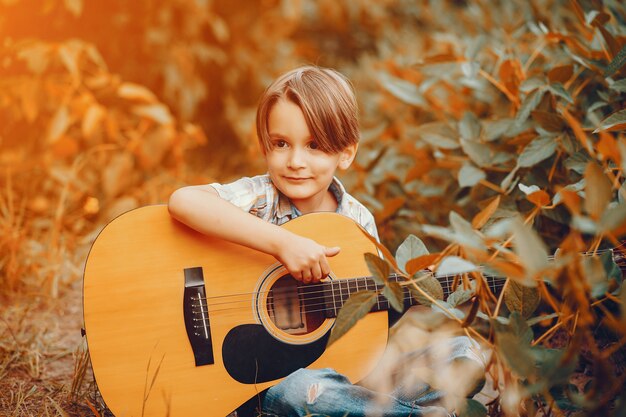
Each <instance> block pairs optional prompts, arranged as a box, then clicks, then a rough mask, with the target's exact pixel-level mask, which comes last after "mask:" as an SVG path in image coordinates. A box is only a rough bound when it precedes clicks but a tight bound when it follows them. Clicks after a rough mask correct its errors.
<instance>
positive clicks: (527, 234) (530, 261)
mask: <svg viewBox="0 0 626 417" xmlns="http://www.w3.org/2000/svg"><path fill="white" fill-rule="evenodd" d="M511 229H512V230H513V241H514V243H515V253H517V255H518V256H519V257H520V259H521V260H522V263H523V265H524V267H525V268H526V271H527V272H528V275H529V280H528V282H527V284H528V285H536V283H535V282H534V281H533V280H530V278H532V277H533V276H534V275H535V274H536V273H538V272H539V271H541V270H543V269H544V268H546V267H547V266H548V265H549V263H548V249H547V248H546V245H545V243H544V242H543V240H541V238H540V237H539V235H538V234H537V232H536V231H535V230H533V228H532V227H531V226H529V225H527V224H525V223H523V222H522V221H521V220H520V219H519V218H515V219H514V220H513V221H512V222H511Z"/></svg>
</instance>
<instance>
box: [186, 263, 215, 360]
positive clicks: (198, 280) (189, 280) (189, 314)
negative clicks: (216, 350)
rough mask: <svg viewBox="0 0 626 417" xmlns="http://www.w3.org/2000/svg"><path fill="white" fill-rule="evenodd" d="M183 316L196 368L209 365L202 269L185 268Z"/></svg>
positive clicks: (211, 357) (209, 351)
mask: <svg viewBox="0 0 626 417" xmlns="http://www.w3.org/2000/svg"><path fill="white" fill-rule="evenodd" d="M183 297H184V299H183V316H184V318H185V329H186V330H187V337H188V338H189V343H191V349H192V350H193V356H194V358H195V361H196V366H202V365H211V364H213V363H215V361H214V359H213V343H212V340H211V323H210V321H209V309H208V303H207V299H206V290H205V287H204V274H203V273H202V267H194V268H185V293H184V296H183Z"/></svg>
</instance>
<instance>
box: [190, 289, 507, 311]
mask: <svg viewBox="0 0 626 417" xmlns="http://www.w3.org/2000/svg"><path fill="white" fill-rule="evenodd" d="M503 286H504V285H502V286H500V287H499V288H492V289H493V290H495V291H498V290H499V289H501V288H502V287H503ZM350 295H352V293H349V294H347V297H340V298H339V303H340V307H341V306H343V304H344V303H345V302H346V300H347V299H348V298H349V296H350ZM381 296H382V295H381V294H379V295H378V297H381ZM383 297H384V296H383ZM412 298H413V297H412V296H411V295H410V294H409V295H408V296H405V297H403V301H405V300H410V299H412ZM292 299H293V300H296V299H299V297H293V298H292ZM254 300H255V298H254V297H251V298H250V299H247V300H239V301H235V302H233V303H219V304H220V305H223V304H229V305H232V304H234V303H246V304H249V303H251V302H253V301H254ZM317 300H324V299H323V298H320V297H317V298H313V299H310V298H309V299H307V300H306V301H308V302H309V303H308V304H307V305H306V307H308V308H312V307H319V306H327V303H326V301H324V302H322V303H316V304H310V302H311V301H317ZM380 302H383V303H388V300H387V299H386V298H383V299H380V300H379V301H378V303H380ZM267 304H268V305H269V307H273V306H274V303H273V302H272V301H270V302H268V303H267ZM214 305H216V304H209V305H206V304H203V306H204V307H207V311H205V312H204V313H205V314H207V315H208V314H213V313H218V312H223V311H227V310H242V309H244V308H243V307H228V308H219V309H210V307H211V306H214ZM196 306H199V305H196ZM246 309H247V308H246ZM333 309H334V308H333V307H328V308H326V309H322V310H311V311H307V313H312V312H318V311H325V310H333Z"/></svg>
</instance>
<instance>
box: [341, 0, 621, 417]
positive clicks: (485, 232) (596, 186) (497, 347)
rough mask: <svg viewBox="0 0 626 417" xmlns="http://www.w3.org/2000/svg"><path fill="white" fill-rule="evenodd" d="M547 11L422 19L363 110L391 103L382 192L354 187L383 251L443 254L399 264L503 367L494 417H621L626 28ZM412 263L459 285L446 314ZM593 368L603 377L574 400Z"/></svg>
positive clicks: (364, 181) (381, 160) (557, 8)
mask: <svg viewBox="0 0 626 417" xmlns="http://www.w3.org/2000/svg"><path fill="white" fill-rule="evenodd" d="M543 6H544V8H542V9H539V8H538V7H534V6H533V4H522V3H515V4H513V3H511V4H510V5H507V4H503V5H499V6H498V7H488V6H487V4H486V3H484V4H481V3H479V4H477V5H474V6H470V5H467V7H459V8H458V9H457V10H455V11H456V13H453V14H451V15H448V19H449V20H448V19H446V17H444V16H443V14H437V18H436V19H435V18H433V19H425V22H426V25H427V27H426V28H422V29H423V30H424V29H425V30H426V34H425V35H424V36H421V37H420V38H417V37H416V38H415V40H416V41H417V42H416V43H417V45H416V44H415V43H412V45H413V46H412V47H411V48H410V49H407V48H406V45H407V44H403V43H401V42H399V43H397V44H396V49H394V47H392V46H389V48H388V54H389V56H388V58H387V59H384V58H385V57H382V58H383V59H381V60H380V61H375V64H378V66H377V72H376V77H377V82H378V84H377V86H379V87H380V88H375V86H372V89H371V90H369V91H368V96H367V98H366V100H367V101H368V102H378V103H384V105H381V106H377V107H372V108H371V113H367V114H368V118H367V119H366V121H365V123H366V124H369V126H371V129H372V133H371V137H370V136H369V134H370V132H369V131H368V130H367V129H366V131H365V141H364V143H363V144H362V146H361V149H362V153H361V159H360V160H359V162H360V166H359V168H360V169H363V170H364V171H365V172H367V174H368V175H359V174H358V173H357V175H356V176H355V178H356V179H355V182H354V184H353V185H354V186H355V187H356V188H359V189H361V190H363V192H364V193H368V194H369V197H366V199H368V201H371V203H372V204H373V205H374V206H375V207H377V208H378V210H377V211H376V215H377V221H378V224H379V227H380V229H382V236H383V239H384V240H386V241H387V242H389V243H390V244H391V245H393V246H396V245H398V243H399V242H400V241H401V237H402V236H406V235H407V234H409V233H416V234H419V235H421V236H423V237H424V238H425V239H427V241H428V242H431V244H432V246H435V247H439V248H441V250H439V251H437V252H436V253H434V254H429V255H428V256H429V257H428V262H426V263H425V262H424V261H423V259H424V256H425V253H424V250H423V249H416V250H415V253H413V254H411V255H409V256H407V248H408V247H411V248H423V247H424V245H423V244H422V243H421V242H417V241H416V240H415V237H409V238H408V239H407V240H405V241H404V243H403V244H402V245H400V247H399V249H398V252H397V254H396V256H395V259H394V258H393V257H391V256H389V255H387V256H386V258H387V260H388V261H389V262H390V265H400V267H399V268H395V269H396V270H397V272H398V273H400V274H402V275H404V277H405V279H406V281H405V283H404V284H403V285H404V286H409V287H411V288H410V290H411V292H412V293H413V294H419V297H420V301H421V302H422V303H425V304H427V305H431V307H432V308H433V309H434V310H436V311H440V312H443V313H444V314H446V315H447V316H448V317H449V319H450V320H451V321H453V322H456V323H457V326H458V328H459V330H463V331H464V332H466V333H467V334H468V335H470V336H472V337H474V338H476V339H477V340H482V342H483V343H484V344H485V346H489V347H491V348H492V349H493V350H494V352H495V354H494V355H493V356H492V357H491V360H490V361H489V363H488V366H487V370H488V373H489V375H490V376H491V378H492V380H493V386H494V388H495V389H496V390H497V391H499V393H500V397H499V398H496V400H494V401H493V402H491V403H490V404H488V405H489V415H500V414H501V413H505V414H506V415H516V414H517V412H518V410H522V409H523V410H525V412H526V413H527V414H528V415H535V414H536V413H537V412H539V411H540V410H541V411H542V412H543V413H548V414H549V413H555V414H557V415H561V414H562V413H568V412H573V411H577V412H579V413H584V414H589V415H607V416H608V415H619V413H620V411H619V408H617V407H615V406H614V403H613V402H614V401H615V400H616V398H618V397H619V396H620V394H621V390H622V387H623V386H624V379H625V378H626V372H624V367H625V358H626V356H625V349H624V343H625V341H626V321H625V320H624V317H625V316H624V314H623V308H622V312H621V314H620V312H619V309H618V305H619V304H623V302H624V293H626V291H624V290H622V274H621V271H620V268H619V267H618V265H617V264H616V261H617V262H621V259H622V254H621V253H622V250H623V249H622V248H621V247H619V248H618V249H616V250H615V251H613V252H611V251H607V250H606V249H605V248H609V247H611V246H620V241H619V239H620V237H621V236H623V235H624V233H625V232H626V228H625V227H626V203H625V202H624V196H623V187H622V183H623V176H624V174H625V173H626V171H625V167H626V165H625V164H624V162H623V161H624V160H625V159H626V136H625V135H624V133H623V131H624V130H625V129H626V118H625V117H624V111H623V110H622V109H623V106H624V97H625V96H624V93H625V89H624V87H623V86H624V85H625V84H624V83H626V66H625V64H626V60H625V58H624V56H625V55H624V54H625V53H626V10H624V9H623V7H621V6H620V5H619V4H618V3H617V2H610V1H609V2H606V4H605V5H599V4H597V3H589V4H581V3H578V2H576V1H572V2H568V3H563V4H562V3H560V2H554V3H549V4H544V5H543ZM441 7H443V6H441ZM550 7H551V9H550ZM437 8H438V7H437V6H435V5H431V7H430V8H429V9H428V11H427V12H425V13H424V14H425V15H426V14H427V13H428V12H431V13H433V14H436V13H437V12H438V11H439V10H437ZM512 8H515V9H516V12H517V13H516V14H514V13H512ZM448 11H449V9H448ZM549 11H550V12H549ZM452 20H453V21H454V22H455V24H454V25H449V24H448V23H450V21H452ZM491 22H498V24H497V25H494V24H492V23H491ZM366 110H368V109H366ZM376 139H378V140H376ZM363 149H365V152H363ZM372 196H373V198H371V197H372ZM432 208H436V209H434V210H433V209H432ZM429 209H430V210H429ZM466 219H467V220H466ZM442 225H445V226H442ZM441 242H443V243H444V244H443V245H441ZM557 248H558V253H557V255H558V256H557V257H556V258H553V257H549V256H548V252H549V249H551V250H555V249H557ZM409 252H410V251H409ZM411 263H413V264H414V265H419V266H420V267H421V268H425V267H427V266H430V267H431V268H432V269H433V270H434V271H435V273H434V274H428V273H427V274H426V275H427V276H429V277H430V276H432V275H434V277H442V276H447V275H455V276H456V278H455V281H454V285H455V286H456V288H457V291H455V292H454V293H452V294H451V295H450V296H449V297H448V298H447V300H445V301H438V300H437V298H438V297H437V296H436V293H440V290H435V289H434V288H437V286H436V285H435V286H432V287H429V288H426V287H424V286H420V285H417V284H416V281H417V280H416V279H415V275H414V274H415V273H416V271H415V270H411V271H410V272H409V271H407V270H406V269H407V268H406V265H409V264H411ZM370 265H371V264H370ZM478 265H481V267H478ZM380 270H381V268H380V267H378V268H376V270H374V269H372V274H374V275H376V273H377V271H380ZM426 272H427V271H426ZM422 274H424V272H422ZM493 275H497V276H501V277H507V279H506V281H504V289H503V291H501V292H500V291H493V290H494V289H496V288H493V287H490V285H488V283H489V282H490V281H489V279H490V276H493ZM431 279H432V278H431ZM459 291H460V292H459ZM381 292H382V291H381ZM385 295H387V296H390V295H391V296H393V293H391V292H386V293H385ZM401 297H402V296H401ZM424 301H425V302H424ZM465 303H467V304H468V305H467V309H465V310H463V309H461V308H460V307H461V306H462V305H463V304H465ZM349 306H350V305H349V303H347V307H349ZM539 306H541V308H540V309H538V307H539ZM352 319H354V317H352ZM427 319H428V316H424V320H427ZM530 326H533V327H532V328H531V327H530ZM599 329H604V330H602V331H599ZM344 331H346V329H344ZM555 336H557V337H556V338H555ZM605 346H610V348H609V349H608V350H604V351H603V348H604V347H605ZM581 355H582V356H583V357H581ZM583 363H586V365H583ZM584 366H586V367H587V368H588V369H591V371H589V372H591V373H593V377H592V378H589V380H588V382H587V384H586V385H584V386H576V385H571V383H570V381H572V380H573V379H572V378H573V376H574V375H575V374H579V373H580V372H581V370H582V369H583V368H582V367H584ZM615 413H617V414H615ZM483 415H484V414H483Z"/></svg>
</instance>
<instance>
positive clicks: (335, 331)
mask: <svg viewBox="0 0 626 417" xmlns="http://www.w3.org/2000/svg"><path fill="white" fill-rule="evenodd" d="M377 299H378V293H377V292H376V291H359V292H357V293H355V294H352V295H351V296H350V298H348V300H347V301H346V302H345V303H344V305H343V306H342V307H341V310H339V313H338V314H337V318H336V319H335V323H334V325H333V328H332V330H331V331H330V337H329V338H328V343H327V344H326V346H327V347H328V346H331V345H332V344H333V343H335V342H336V341H337V340H339V339H340V338H341V336H343V335H344V334H346V333H347V332H348V331H349V330H350V329H351V328H352V327H354V325H355V324H356V323H357V321H359V320H360V319H362V318H363V317H365V315H366V314H367V313H369V311H370V310H371V309H372V307H373V306H374V304H376V300H377Z"/></svg>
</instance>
